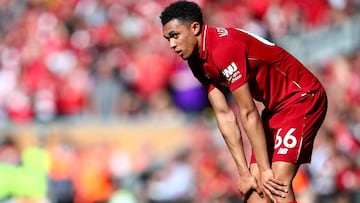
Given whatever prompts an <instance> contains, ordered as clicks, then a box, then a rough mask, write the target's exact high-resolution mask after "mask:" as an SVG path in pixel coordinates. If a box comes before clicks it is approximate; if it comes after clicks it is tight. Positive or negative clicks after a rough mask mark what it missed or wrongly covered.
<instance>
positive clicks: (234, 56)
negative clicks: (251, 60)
mask: <svg viewBox="0 0 360 203" xmlns="http://www.w3.org/2000/svg"><path fill="white" fill-rule="evenodd" d="M213 54H214V55H213V58H214V63H215V65H216V66H217V68H218V69H219V71H220V72H221V74H222V76H223V77H225V78H226V81H227V84H228V87H229V90H230V91H231V92H232V91H234V90H235V89H237V88H239V87H240V86H242V85H243V84H245V83H246V82H247V81H248V79H249V76H248V66H247V51H246V47H245V45H244V44H243V43H241V42H239V41H236V40H230V39H229V40H226V41H224V42H223V43H221V44H219V45H218V46H217V47H216V49H215V50H214V52H213Z"/></svg>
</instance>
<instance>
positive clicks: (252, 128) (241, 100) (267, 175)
mask: <svg viewBox="0 0 360 203" xmlns="http://www.w3.org/2000/svg"><path fill="white" fill-rule="evenodd" d="M232 94H233V97H234V99H235V102H236V104H237V106H238V107H239V112H240V120H241V123H242V125H243V128H244V130H245V133H246V135H247V137H248V138H249V141H250V143H251V146H252V149H253V151H254V153H255V157H256V162H257V165H258V168H259V170H260V173H261V180H259V181H261V187H262V189H263V190H264V191H265V193H266V194H267V195H268V196H269V197H270V198H271V199H272V200H273V201H275V198H274V196H273V194H274V195H277V196H283V193H281V192H283V191H284V192H286V189H285V187H284V186H285V185H284V184H283V183H281V182H279V181H278V180H276V179H275V177H274V173H273V171H272V170H271V168H270V167H271V166H270V161H269V156H268V151H267V145H266V138H265V132H264V127H263V125H262V120H261V118H260V115H259V113H258V111H257V108H256V106H255V103H254V100H253V98H252V95H251V93H250V89H249V85H248V84H247V83H245V84H244V85H242V86H241V87H239V88H237V89H236V90H234V91H233V92H232Z"/></svg>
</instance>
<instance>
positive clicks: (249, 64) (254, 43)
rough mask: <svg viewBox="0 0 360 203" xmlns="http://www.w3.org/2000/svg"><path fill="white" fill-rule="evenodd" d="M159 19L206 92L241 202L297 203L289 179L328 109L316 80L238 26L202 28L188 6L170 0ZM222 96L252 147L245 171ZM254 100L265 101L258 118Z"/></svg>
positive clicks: (292, 59) (283, 53)
mask: <svg viewBox="0 0 360 203" xmlns="http://www.w3.org/2000/svg"><path fill="white" fill-rule="evenodd" d="M160 19H161V23H162V26H163V27H162V29H163V35H164V37H165V39H167V40H168V42H169V44H170V48H171V49H173V50H174V51H175V52H176V54H177V55H179V56H180V57H181V58H183V59H184V60H187V62H188V64H189V66H190V68H191V70H192V72H193V74H194V76H195V77H196V78H197V79H198V80H199V81H200V82H201V83H202V85H203V86H204V87H205V88H206V90H207V92H208V98H209V101H210V103H211V105H212V107H213V110H214V112H215V116H216V120H217V125H218V127H219V130H220V132H221V133H222V135H223V137H224V140H225V141H226V143H227V146H228V148H229V151H230V152H231V154H232V156H233V158H234V160H235V163H236V166H237V169H238V174H239V181H238V184H237V187H238V190H239V192H240V193H241V194H242V197H243V200H245V201H247V202H257V203H258V202H271V201H273V202H286V203H291V202H296V200H295V195H294V192H293V189H292V181H293V178H294V176H295V175H296V172H297V170H298V168H299V166H300V165H301V164H304V163H309V162H310V160H311V153H312V148H313V143H314V139H315V136H316V134H317V131H318V130H319V128H320V126H321V124H322V122H323V120H324V118H325V114H326V110H327V98H326V93H325V90H324V88H323V86H322V85H321V84H320V82H319V81H318V79H317V78H316V77H315V76H314V75H313V74H312V73H311V72H310V71H309V70H308V69H306V67H304V65H302V64H301V63H300V62H299V61H298V60H297V59H296V58H295V57H293V56H292V55H290V54H289V53H288V52H287V51H286V50H284V49H282V48H281V47H279V46H277V45H276V44H274V43H272V42H270V41H268V40H266V39H264V38H262V37H259V36H257V35H254V34H252V33H249V32H247V31H245V30H242V29H238V28H223V27H218V28H214V27H209V26H207V25H206V24H204V22H203V17H202V11H201V8H200V7H199V6H198V5H197V4H196V3H194V2H188V1H178V2H174V3H171V4H170V5H168V6H167V7H166V8H165V9H164V10H163V11H162V13H161V16H160ZM227 93H231V95H232V98H233V99H234V101H235V103H236V105H237V106H238V109H239V114H238V115H239V120H240V122H241V124H242V126H243V128H244V131H245V133H246V135H247V137H248V138H249V141H250V143H251V146H252V156H251V160H250V165H249V166H248V165H247V160H246V157H245V155H244V148H243V143H242V140H241V136H240V128H239V126H240V125H239V124H238V123H237V120H238V119H236V117H235V115H236V114H235V113H234V112H233V111H232V109H231V108H230V107H229V104H228V101H227ZM253 99H255V100H257V101H260V102H262V103H263V104H264V107H265V108H264V110H263V111H262V114H261V117H260V115H259V113H258V110H257V107H256V105H255V103H254V100H253ZM264 194H265V195H264Z"/></svg>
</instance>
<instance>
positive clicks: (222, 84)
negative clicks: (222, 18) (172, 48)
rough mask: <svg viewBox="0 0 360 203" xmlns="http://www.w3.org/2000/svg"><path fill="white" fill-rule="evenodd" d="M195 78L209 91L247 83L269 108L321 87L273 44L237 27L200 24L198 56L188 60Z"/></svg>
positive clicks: (284, 104) (311, 76)
mask: <svg viewBox="0 0 360 203" xmlns="http://www.w3.org/2000/svg"><path fill="white" fill-rule="evenodd" d="M188 63H189V66H190V68H191V70H192V72H193V73H194V75H195V77H196V78H197V79H198V80H199V81H200V82H201V83H202V84H203V86H204V87H205V88H206V89H207V91H208V92H210V91H211V90H212V89H213V88H214V87H217V88H219V89H221V90H223V89H224V88H225V89H227V90H229V91H234V90H235V89H237V88H238V87H240V86H242V85H243V84H245V83H246V82H248V83H249V86H250V90H251V93H252V96H253V98H254V99H256V100H257V101H260V102H263V104H264V105H265V107H266V108H267V109H268V110H269V111H279V110H281V109H282V108H283V107H284V106H286V105H288V104H291V103H292V102H294V101H296V100H297V99H299V98H301V97H302V96H304V95H306V94H307V93H310V92H314V91H316V90H318V89H320V88H322V86H321V84H320V82H319V81H318V80H317V78H316V77H315V76H314V75H313V74H312V73H311V72H310V71H309V70H308V69H306V68H305V67H304V65H302V64H301V63H300V62H299V61H298V60H297V59H296V58H295V57H293V56H292V55H291V54H289V53H288V52H287V51H285V50H284V49H282V48H281V47H279V46H277V45H276V44H274V43H272V42H269V41H267V40H266V39H264V38H262V37H259V36H257V35H254V34H252V33H249V32H247V31H244V30H241V29H238V28H212V27H208V26H206V25H205V26H204V27H203V31H202V48H201V50H200V57H199V58H197V59H193V58H191V59H189V60H188Z"/></svg>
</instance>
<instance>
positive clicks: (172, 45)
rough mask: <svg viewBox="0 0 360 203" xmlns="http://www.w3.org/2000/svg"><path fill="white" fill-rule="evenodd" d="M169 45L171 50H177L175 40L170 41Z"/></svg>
mask: <svg viewBox="0 0 360 203" xmlns="http://www.w3.org/2000/svg"><path fill="white" fill-rule="evenodd" d="M169 44H170V48H172V49H175V48H176V43H175V40H174V39H170V42H169Z"/></svg>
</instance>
